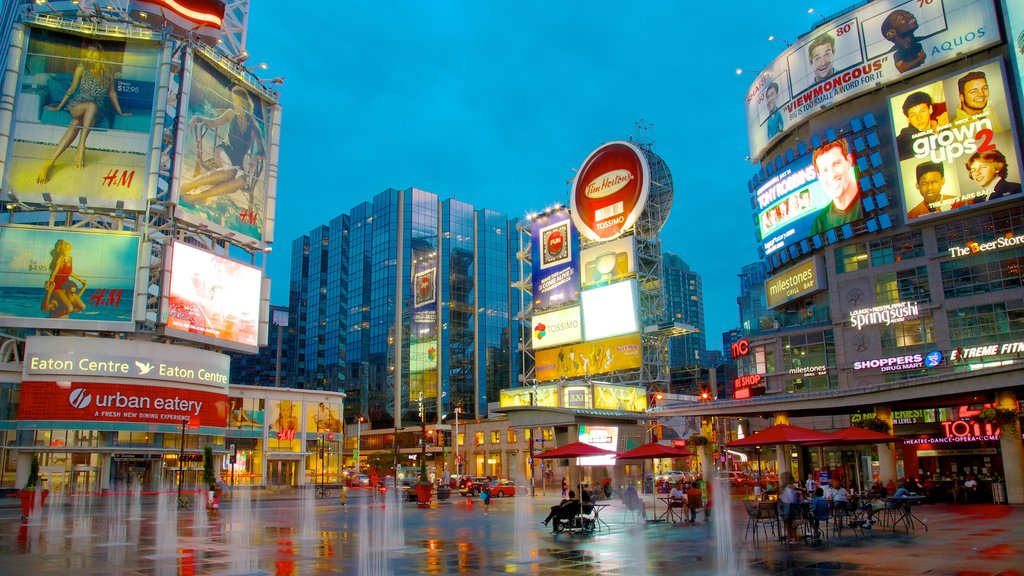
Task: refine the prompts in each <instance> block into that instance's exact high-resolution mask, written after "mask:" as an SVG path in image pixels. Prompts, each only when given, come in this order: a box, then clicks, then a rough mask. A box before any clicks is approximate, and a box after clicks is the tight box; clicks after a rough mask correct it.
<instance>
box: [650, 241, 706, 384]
mask: <svg viewBox="0 0 1024 576" xmlns="http://www.w3.org/2000/svg"><path fill="white" fill-rule="evenodd" d="M661 266H662V281H663V283H664V284H663V285H664V287H665V303H666V304H667V305H668V313H669V315H670V316H671V320H672V321H674V322H683V323H686V324H689V325H691V326H693V327H694V328H696V329H697V331H696V332H694V333H692V334H685V335H683V336H673V337H672V338H669V340H668V363H669V367H670V368H673V367H681V366H706V365H707V364H706V363H705V362H706V358H705V356H706V352H707V337H706V335H705V334H704V289H703V285H702V282H701V278H700V274H697V273H696V272H694V271H693V270H691V269H690V265H689V264H687V263H686V262H684V261H683V259H682V258H680V257H679V256H678V255H677V254H673V253H671V252H667V253H665V254H664V255H663V256H662V259H661Z"/></svg>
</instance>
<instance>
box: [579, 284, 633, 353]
mask: <svg viewBox="0 0 1024 576" xmlns="http://www.w3.org/2000/svg"><path fill="white" fill-rule="evenodd" d="M638 304H639V298H638V297H637V284H636V280H626V281H624V282H618V283H615V284H609V285H607V286H601V287H600V288H591V289H590V290H584V291H583V337H584V338H585V339H586V340H587V341H588V342H590V341H593V340H600V339H602V338H610V337H612V336H619V335H622V334H629V333H631V332H637V331H638V330H639V329H640V328H639V326H638V322H637V317H636V316H637V314H636V312H637V306H638Z"/></svg>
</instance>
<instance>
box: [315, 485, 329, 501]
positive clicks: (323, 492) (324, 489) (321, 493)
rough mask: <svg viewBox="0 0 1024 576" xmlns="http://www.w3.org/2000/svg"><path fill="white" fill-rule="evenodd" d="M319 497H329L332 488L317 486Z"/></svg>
mask: <svg viewBox="0 0 1024 576" xmlns="http://www.w3.org/2000/svg"><path fill="white" fill-rule="evenodd" d="M316 495H317V498H329V497H330V496H331V489H330V488H327V487H326V486H317V487H316Z"/></svg>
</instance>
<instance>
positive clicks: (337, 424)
mask: <svg viewBox="0 0 1024 576" xmlns="http://www.w3.org/2000/svg"><path fill="white" fill-rule="evenodd" d="M340 414H341V403H340V402H317V403H312V402H307V403H306V432H316V433H318V434H323V433H329V432H334V433H340V432H341V418H340V417H339V415H340Z"/></svg>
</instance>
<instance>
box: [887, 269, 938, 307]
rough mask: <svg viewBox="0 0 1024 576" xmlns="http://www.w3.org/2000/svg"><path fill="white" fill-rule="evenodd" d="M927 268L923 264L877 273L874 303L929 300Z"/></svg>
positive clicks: (920, 302) (930, 297) (930, 298)
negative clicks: (907, 268)
mask: <svg viewBox="0 0 1024 576" xmlns="http://www.w3.org/2000/svg"><path fill="white" fill-rule="evenodd" d="M931 300H932V296H931V292H930V291H929V289H928V269H927V268H925V267H924V266H919V267H917V268H911V269H910V270H903V271H900V272H892V273H890V274H879V275H878V276H876V277H875V303H876V304H877V305H879V306H883V305H885V304H896V303H898V302H917V303H919V304H923V303H925V302H931Z"/></svg>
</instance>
